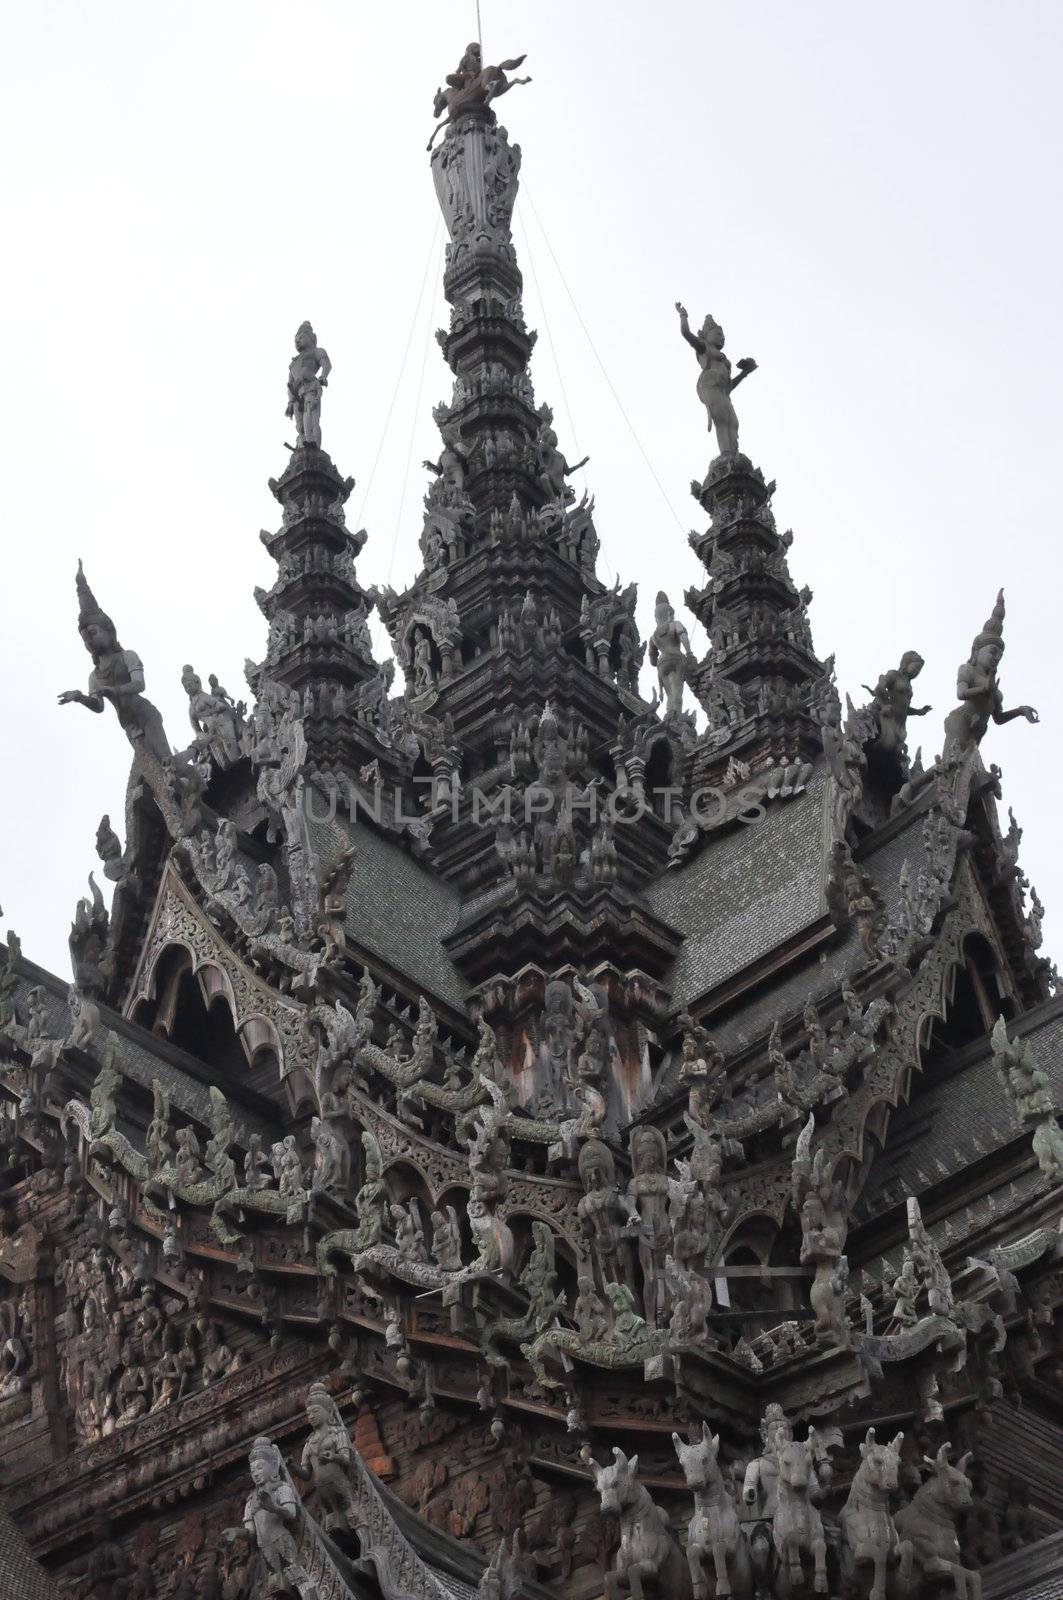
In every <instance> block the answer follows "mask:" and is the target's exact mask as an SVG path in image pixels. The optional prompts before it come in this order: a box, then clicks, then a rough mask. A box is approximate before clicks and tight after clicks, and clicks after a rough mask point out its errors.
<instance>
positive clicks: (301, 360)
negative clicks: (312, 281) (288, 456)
mask: <svg viewBox="0 0 1063 1600" xmlns="http://www.w3.org/2000/svg"><path fill="white" fill-rule="evenodd" d="M331 371H332V362H331V361H330V360H329V358H328V351H327V350H323V349H322V348H321V346H320V345H319V344H318V342H317V336H316V334H315V333H314V330H313V328H312V327H311V326H310V324H309V322H303V323H301V324H300V326H299V330H298V332H297V333H296V335H295V355H294V356H293V357H292V359H291V362H290V363H289V366H288V406H287V409H286V411H285V413H284V415H285V416H286V417H293V418H294V420H295V435H296V439H297V440H298V448H299V449H300V450H302V449H305V448H306V446H308V445H309V446H311V447H312V448H314V449H320V448H321V391H322V389H324V388H325V386H326V385H327V383H328V375H329V373H330V372H331Z"/></svg>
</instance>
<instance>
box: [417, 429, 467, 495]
mask: <svg viewBox="0 0 1063 1600" xmlns="http://www.w3.org/2000/svg"><path fill="white" fill-rule="evenodd" d="M439 431H440V434H441V435H442V438H443V449H442V451H441V453H440V457H439V460H438V461H425V462H422V465H423V466H424V467H425V468H426V469H427V470H428V471H429V472H434V473H435V475H436V478H437V480H438V483H437V486H436V491H435V493H438V495H439V496H440V498H441V499H443V500H444V501H446V502H447V503H450V502H452V501H455V500H460V499H462V497H463V496H464V494H465V474H466V473H467V472H468V470H469V458H468V456H467V455H466V454H465V451H464V450H463V449H462V447H461V442H460V434H459V433H458V429H457V427H456V426H455V425H454V424H453V423H443V424H441V426H440V429H439Z"/></svg>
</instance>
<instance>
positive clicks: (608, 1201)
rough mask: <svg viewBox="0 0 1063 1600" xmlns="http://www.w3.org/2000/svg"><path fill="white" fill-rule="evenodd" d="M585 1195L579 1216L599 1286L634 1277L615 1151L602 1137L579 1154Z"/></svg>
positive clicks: (577, 1210)
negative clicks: (617, 1177)
mask: <svg viewBox="0 0 1063 1600" xmlns="http://www.w3.org/2000/svg"><path fill="white" fill-rule="evenodd" d="M579 1175H580V1181H581V1182H582V1184H583V1198H582V1199H581V1200H580V1202H579V1204H578V1206H577V1208H576V1217H577V1221H578V1225H579V1231H580V1236H581V1238H582V1240H583V1243H584V1247H585V1248H586V1250H587V1251H588V1252H589V1254H590V1258H591V1261H592V1262H593V1264H594V1268H595V1272H596V1275H597V1279H598V1282H599V1285H600V1286H601V1287H603V1288H604V1286H605V1285H606V1284H607V1283H617V1282H623V1281H625V1280H627V1279H628V1278H629V1277H630V1272H629V1264H628V1258H627V1252H628V1245H627V1236H626V1231H625V1224H626V1219H627V1211H626V1209H625V1207H624V1204H623V1201H622V1200H621V1198H620V1191H619V1189H618V1188H617V1185H616V1164H615V1162H614V1161H613V1154H612V1151H611V1150H610V1149H609V1147H608V1146H607V1145H604V1144H602V1142H601V1141H600V1140H599V1139H588V1140H587V1143H586V1144H585V1145H584V1146H583V1148H582V1149H581V1150H580V1153H579Z"/></svg>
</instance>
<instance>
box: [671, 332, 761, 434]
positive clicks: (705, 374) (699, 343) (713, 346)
mask: <svg viewBox="0 0 1063 1600" xmlns="http://www.w3.org/2000/svg"><path fill="white" fill-rule="evenodd" d="M675 308H676V310H677V311H678V312H679V329H680V332H681V333H682V335H683V338H684V339H685V340H686V342H687V344H688V345H690V346H691V347H692V349H693V350H694V351H695V352H696V354H697V358H698V365H699V366H700V367H701V373H700V376H699V377H698V399H699V400H700V401H701V403H702V405H703V406H704V407H705V410H706V411H707V413H708V421H709V432H710V433H711V432H712V429H713V425H714V424H715V427H716V438H717V440H718V441H719V446H720V454H721V455H722V456H734V455H737V454H738V418H737V416H736V415H735V408H734V406H733V405H732V404H731V393H732V391H733V390H735V389H737V388H738V385H739V384H740V383H741V382H742V380H743V379H744V378H748V377H749V374H750V373H751V372H755V371H756V370H757V363H756V362H755V361H754V360H753V358H752V356H744V357H743V358H742V360H741V361H740V362H739V363H738V376H737V378H732V376H731V363H730V360H729V359H728V357H727V356H725V355H724V353H723V329H722V328H721V327H720V324H719V323H718V322H716V321H714V319H713V318H712V317H706V318H705V321H704V322H703V323H702V325H701V332H700V333H691V331H690V323H689V321H688V320H687V313H686V308H685V306H682V305H681V304H680V303H679V301H678V300H677V301H676V303H675Z"/></svg>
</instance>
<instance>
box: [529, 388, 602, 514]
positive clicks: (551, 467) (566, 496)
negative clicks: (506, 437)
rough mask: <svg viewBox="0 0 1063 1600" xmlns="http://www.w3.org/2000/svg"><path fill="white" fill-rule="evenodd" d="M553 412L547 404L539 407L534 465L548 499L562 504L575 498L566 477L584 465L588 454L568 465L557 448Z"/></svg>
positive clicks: (588, 458)
mask: <svg viewBox="0 0 1063 1600" xmlns="http://www.w3.org/2000/svg"><path fill="white" fill-rule="evenodd" d="M553 424H554V414H553V412H552V411H551V409H550V407H549V406H547V405H544V406H540V407H539V432H538V434H537V435H536V439H535V465H536V469H537V476H538V479H539V483H540V485H541V486H542V488H543V489H544V490H545V492H546V498H547V500H548V501H555V502H559V503H560V504H562V505H564V504H565V503H566V502H568V501H569V500H572V499H574V498H575V491H574V490H572V489H570V488H569V486H568V484H567V483H566V482H565V479H566V478H569V477H571V476H572V474H573V473H574V472H578V471H579V469H580V468H581V467H585V466H586V465H587V462H588V461H589V460H590V456H584V457H583V460H582V461H577V462H576V464H575V466H574V467H570V466H569V464H568V462H567V460H566V459H565V457H564V456H563V455H562V453H561V451H560V450H559V449H558V443H557V434H556V433H555V432H554V425H553Z"/></svg>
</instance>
